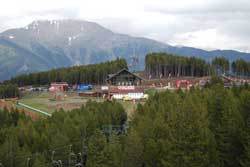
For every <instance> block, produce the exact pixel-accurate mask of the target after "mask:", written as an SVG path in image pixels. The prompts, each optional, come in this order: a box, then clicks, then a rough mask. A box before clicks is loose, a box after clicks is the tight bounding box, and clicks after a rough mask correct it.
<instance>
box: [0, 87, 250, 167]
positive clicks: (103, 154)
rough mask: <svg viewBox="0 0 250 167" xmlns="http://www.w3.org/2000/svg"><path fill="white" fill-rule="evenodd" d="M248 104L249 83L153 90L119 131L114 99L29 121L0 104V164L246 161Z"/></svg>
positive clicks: (211, 165)
mask: <svg viewBox="0 0 250 167" xmlns="http://www.w3.org/2000/svg"><path fill="white" fill-rule="evenodd" d="M249 110H250V88H249V87H247V86H243V87H233V88H232V89H225V88H224V87H223V86H222V85H220V84H215V83H211V85H209V86H208V87H207V88H205V89H203V90H195V89H191V90H190V91H189V92H182V91H176V92H169V91H166V92H162V93H157V94H156V95H155V96H153V97H151V98H150V99H149V100H148V101H147V102H146V103H145V104H144V105H143V106H142V105H138V107H137V111H136V113H135V115H134V117H133V119H132V120H131V122H130V123H129V129H127V130H126V129H124V126H123V125H124V124H126V122H127V121H126V120H127V116H126V113H125V111H124V109H123V108H122V106H121V105H120V104H119V103H117V102H104V103H96V102H88V103H87V104H86V106H83V107H82V108H80V109H75V110H73V111H71V112H65V111H63V110H60V111H58V112H55V113H54V114H53V115H52V117H50V118H46V119H40V120H36V121H32V120H31V119H29V118H27V117H25V116H24V115H23V114H20V113H17V112H15V111H12V112H8V111H6V110H1V111H0V114H1V115H0V119H1V121H0V150H1V152H0V163H2V166H4V167H7V166H8V167H9V166H11V167H26V166H27V164H28V165H29V166H31V167H49V166H52V163H54V164H61V163H62V164H63V166H74V165H75V164H76V163H81V164H85V165H86V166H87V167H100V166H102V167H110V166H113V167H177V166H178V167H249V164H250V156H249V151H250V145H249V139H250V125H249V120H250V114H249ZM111 125H113V127H116V130H115V131H111V129H110V127H111ZM111 132H113V133H111ZM59 166H60V165H59Z"/></svg>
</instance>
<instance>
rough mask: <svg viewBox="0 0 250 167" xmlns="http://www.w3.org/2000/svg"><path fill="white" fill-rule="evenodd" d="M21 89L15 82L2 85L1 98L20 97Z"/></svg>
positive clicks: (0, 87)
mask: <svg viewBox="0 0 250 167" xmlns="http://www.w3.org/2000/svg"><path fill="white" fill-rule="evenodd" d="M18 96H19V90H18V87H17V85H15V84H5V85H0V99H4V98H12V97H18Z"/></svg>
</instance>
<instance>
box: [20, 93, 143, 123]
mask: <svg viewBox="0 0 250 167" xmlns="http://www.w3.org/2000/svg"><path fill="white" fill-rule="evenodd" d="M54 96H55V95H54V94H51V93H49V92H29V93H26V94H24V95H23V97H22V98H21V99H20V100H19V102H21V103H23V104H26V105H28V106H31V107H34V108H36V109H39V110H42V111H45V112H47V113H53V112H54V111H56V110H59V109H60V108H62V109H64V110H66V111H70V110H72V109H74V108H80V107H81V106H82V105H84V104H85V103H86V102H87V101H88V100H94V101H97V102H103V99H102V98H93V97H91V98H86V97H80V96H78V94H77V93H76V92H67V97H65V99H64V100H61V101H56V100H54V98H55V97H54ZM119 102H120V103H121V104H122V105H123V107H124V109H125V110H126V112H127V113H128V117H129V118H131V117H132V115H133V113H134V111H135V109H136V107H137V104H138V103H142V104H144V102H136V103H135V104H134V103H133V102H132V101H119Z"/></svg>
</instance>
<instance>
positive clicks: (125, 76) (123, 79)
mask: <svg viewBox="0 0 250 167" xmlns="http://www.w3.org/2000/svg"><path fill="white" fill-rule="evenodd" d="M142 81H143V79H142V78H141V77H140V76H138V75H136V74H133V73H132V72H130V71H128V70H127V69H126V68H123V69H122V70H120V71H118V72H117V73H115V74H109V75H108V78H107V80H106V82H107V84H108V85H113V86H139V85H141V83H142Z"/></svg>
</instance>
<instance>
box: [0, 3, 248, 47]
mask: <svg viewBox="0 0 250 167" xmlns="http://www.w3.org/2000/svg"><path fill="white" fill-rule="evenodd" d="M37 19H48V20H51V19H84V20H87V21H94V22H97V23H99V24H101V25H103V26H105V27H107V28H109V29H111V30H113V31H114V32H118V33H124V34H130V35H132V36H142V37H148V38H152V39H155V40H158V41H161V42H164V43H169V44H172V45H185V46H192V47H198V48H203V49H215V48H219V49H235V50H240V51H247V52H250V0H122V1H121V0H1V6H0V31H1V32H2V31H4V30H6V29H8V28H15V27H24V26H26V25H27V24H29V23H30V22H32V21H33V20H37Z"/></svg>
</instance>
